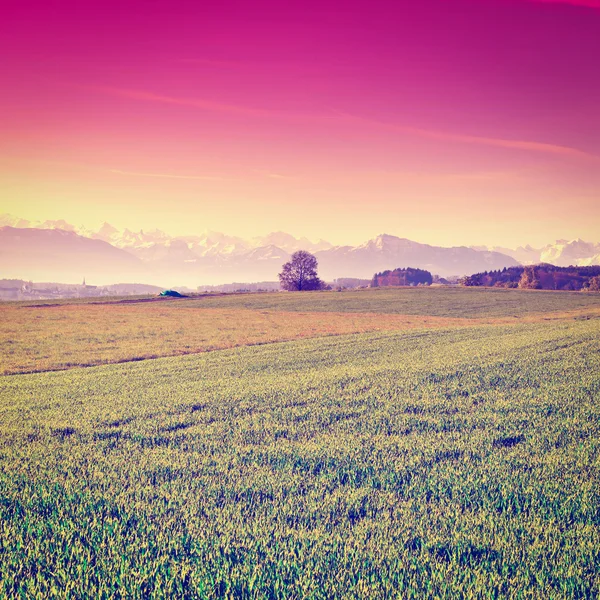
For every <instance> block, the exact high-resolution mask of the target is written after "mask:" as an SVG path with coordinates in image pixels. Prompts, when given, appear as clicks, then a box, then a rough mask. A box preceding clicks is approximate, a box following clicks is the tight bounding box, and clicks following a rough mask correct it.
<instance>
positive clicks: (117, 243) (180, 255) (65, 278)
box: [0, 215, 600, 289]
mask: <svg viewBox="0 0 600 600" xmlns="http://www.w3.org/2000/svg"><path fill="white" fill-rule="evenodd" d="M300 249H301V250H307V251H309V252H311V253H314V255H315V256H316V257H317V259H318V261H319V273H320V275H321V276H322V277H323V278H324V279H325V280H327V281H332V280H334V279H337V278H341V277H356V278H370V277H372V275H373V274H374V273H375V272H377V271H383V270H386V269H394V268H397V267H406V266H411V267H418V268H423V269H427V270H429V271H430V272H432V273H435V274H438V275H440V276H442V277H447V276H462V275H470V274H472V273H476V272H480V271H490V270H496V269H502V268H504V267H511V266H515V265H518V264H537V263H540V262H548V263H552V264H555V265H559V266H568V265H582V266H583V265H595V264H600V244H594V243H591V242H584V241H582V240H572V241H567V240H558V241H557V242H555V243H554V244H548V245H546V246H544V247H542V248H532V247H531V246H525V247H519V248H517V249H509V248H498V247H494V248H487V247H482V246H475V247H467V246H460V247H453V248H444V247H440V246H432V245H429V244H423V243H418V242H415V241H411V240H409V239H405V238H400V237H397V236H394V235H389V234H380V235H378V236H376V237H374V238H373V239H370V240H367V241H366V242H364V243H363V244H359V245H357V246H351V245H346V246H334V245H333V244H331V243H329V242H327V241H325V240H318V241H316V242H312V241H310V240H308V239H307V238H300V239H297V238H295V237H294V236H292V235H290V234H287V233H284V232H273V233H270V234H268V235H265V236H259V237H255V238H252V239H242V238H240V237H236V236H230V235H227V234H226V233H220V232H213V231H208V232H203V233H200V234H198V235H188V236H170V235H169V234H168V233H166V232H164V231H160V230H154V231H148V232H144V231H142V230H140V231H130V230H128V229H125V230H123V231H119V230H118V229H117V228H115V227H113V226H112V225H110V224H109V223H104V224H103V225H102V227H100V228H99V229H98V230H96V231H93V230H89V229H85V228H83V227H75V226H74V225H72V224H70V223H68V222H66V221H64V220H57V221H46V222H41V223H35V222H33V223H32V222H30V221H27V220H24V219H20V218H18V217H13V216H11V215H2V216H0V259H1V261H2V262H1V265H2V267H1V268H2V272H1V273H0V276H1V277H4V278H12V279H26V280H32V281H57V282H61V283H79V282H81V280H82V278H83V277H85V278H86V279H87V281H88V282H90V283H94V284H96V285H107V284H114V283H118V282H137V283H146V284H153V285H184V286H187V287H189V288H192V289H195V288H196V287H198V286H201V285H216V284H225V283H230V282H233V281H238V282H247V283H250V282H257V281H276V280H277V274H278V272H279V271H280V269H281V265H282V264H283V263H284V262H286V261H287V260H289V258H290V256H291V254H292V253H293V252H295V251H296V250H300Z"/></svg>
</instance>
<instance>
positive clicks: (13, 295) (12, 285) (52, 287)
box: [0, 278, 163, 300]
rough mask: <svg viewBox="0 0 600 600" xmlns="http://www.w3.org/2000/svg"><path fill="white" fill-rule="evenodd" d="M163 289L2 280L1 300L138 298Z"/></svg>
mask: <svg viewBox="0 0 600 600" xmlns="http://www.w3.org/2000/svg"><path fill="white" fill-rule="evenodd" d="M162 289H163V288H160V287H157V286H155V285H146V284H143V283H117V284H114V285H106V286H98V285H89V284H87V283H86V281H85V278H84V279H83V281H82V283H80V284H72V283H44V282H41V283H34V282H32V281H24V280H22V279H0V300H49V299H52V298H56V299H59V298H95V297H106V296H136V295H143V294H157V293H159V292H160V291H161V290H162Z"/></svg>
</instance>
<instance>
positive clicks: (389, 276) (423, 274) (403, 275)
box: [371, 267, 433, 287]
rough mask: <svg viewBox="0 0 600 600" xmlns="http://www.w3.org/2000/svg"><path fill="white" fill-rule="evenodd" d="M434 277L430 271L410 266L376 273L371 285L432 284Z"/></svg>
mask: <svg viewBox="0 0 600 600" xmlns="http://www.w3.org/2000/svg"><path fill="white" fill-rule="evenodd" d="M432 281H433V277H432V276H431V273H430V272H429V271H424V270H423V269H415V268H413V267H408V268H406V269H394V270H393V271H389V270H388V271H383V272H382V273H375V275H373V279H372V280H371V287H387V286H390V285H419V284H421V285H431V282H432Z"/></svg>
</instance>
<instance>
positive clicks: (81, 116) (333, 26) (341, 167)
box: [0, 0, 600, 245]
mask: <svg viewBox="0 0 600 600" xmlns="http://www.w3.org/2000/svg"><path fill="white" fill-rule="evenodd" d="M0 54H1V55H2V57H3V60H2V61H0V88H1V89H2V93H1V94H0V130H1V131H2V135H1V136H0V172H1V184H0V185H1V187H0V192H1V198H2V203H1V206H0V212H10V213H13V214H15V215H18V216H22V217H25V218H29V219H60V218H64V219H66V220H68V221H72V222H75V223H77V224H85V225H87V226H95V225H98V224H99V223H100V222H101V221H104V220H107V221H109V222H111V223H113V224H115V225H116V226H118V227H129V228H135V229H139V228H144V229H153V228H155V227H159V228H163V229H165V230H167V231H169V232H170V233H173V234H178V233H180V234H184V233H195V232H199V231H201V230H203V229H217V230H223V231H226V232H228V233H231V234H237V235H242V236H253V235H259V234H264V233H266V232H268V231H271V230H279V229H283V230H286V231H289V232H291V233H293V234H296V235H306V236H308V237H312V238H318V237H323V238H326V239H330V240H331V241H333V242H334V243H358V242H361V241H364V240H365V239H367V238H369V237H372V236H374V235H376V234H377V233H381V232H383V231H385V232H388V233H392V234H396V235H400V236H404V237H409V238H411V239H416V240H419V241H426V242H430V243H436V244H445V245H451V244H472V243H473V244H475V243H486V244H504V245H517V244H522V243H527V242H529V243H534V244H541V243H546V242H549V241H552V240H553V239H554V238H556V237H567V238H569V237H583V238H587V239H590V240H593V241H597V240H598V234H597V231H598V230H600V228H599V225H600V210H599V209H598V206H600V109H599V107H600V68H599V67H598V60H599V57H600V0H569V1H566V0H565V1H558V0H536V1H529V0H479V1H475V0H470V1H467V0H453V1H452V2H449V1H448V0H431V1H420V2H416V1H410V2H408V1H402V0H400V1H398V0H397V1H396V2H352V1H344V2H330V3H311V4H309V3H306V2H302V3H294V4H292V5H286V4H285V3H282V2H274V1H272V2H261V1H253V2H219V3H216V2H214V3H206V2H191V1H186V2H177V1H171V2H167V1H162V0H159V1H155V2H148V1H147V0H145V1H144V2H141V1H120V2H116V1H113V0H107V1H104V2H97V3H90V2H82V1H80V0H63V1H56V0H55V1H51V0H45V1H43V2H41V1H38V0H31V1H28V2H24V1H23V0H19V1H14V0H9V1H8V3H4V4H3V14H2V22H1V24H0Z"/></svg>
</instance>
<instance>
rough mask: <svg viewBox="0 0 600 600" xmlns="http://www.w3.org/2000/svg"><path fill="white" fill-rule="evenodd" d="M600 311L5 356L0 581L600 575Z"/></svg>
mask: <svg viewBox="0 0 600 600" xmlns="http://www.w3.org/2000/svg"><path fill="white" fill-rule="evenodd" d="M531 296H532V297H533V296H535V294H531ZM288 308H289V307H288ZM563 308H564V307H563ZM488 312H489V311H488ZM599 334H600V320H597V319H590V320H586V321H573V320H570V321H569V322H561V321H556V322H550V323H529V324H527V323H523V324H516V325H510V326H508V325H504V326H503V325H499V326H494V327H489V326H488V327H482V326H473V327H465V328H462V329H447V330H437V331H433V330H415V331H406V332H376V333H367V334H357V335H348V336H341V337H335V338H321V339H312V340H301V341H293V342H286V343H277V344H271V345H267V346H254V347H246V348H237V349H233V350H222V351H216V352H212V353H209V354H201V355H195V356H182V357H173V358H163V359H157V360H151V361H143V362H134V363H127V364H120V365H107V366H100V367H94V368H90V369H73V370H70V371H62V372H53V373H38V374H31V375H13V376H7V377H2V378H0V436H1V437H0V523H1V525H0V527H1V530H0V596H6V597H23V598H48V597H64V598H78V597H82V598H83V597H85V598H87V597H89V598H147V597H186V598H223V597H229V598H265V597H267V598H334V597H339V598H377V597H381V598H391V597H401V598H423V597H444V598H459V597H464V598H499V597H502V598H595V597H597V596H598V594H599V593H600V576H599V575H598V573H599V572H600V471H599V467H600V341H599V340H600V335H599Z"/></svg>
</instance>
